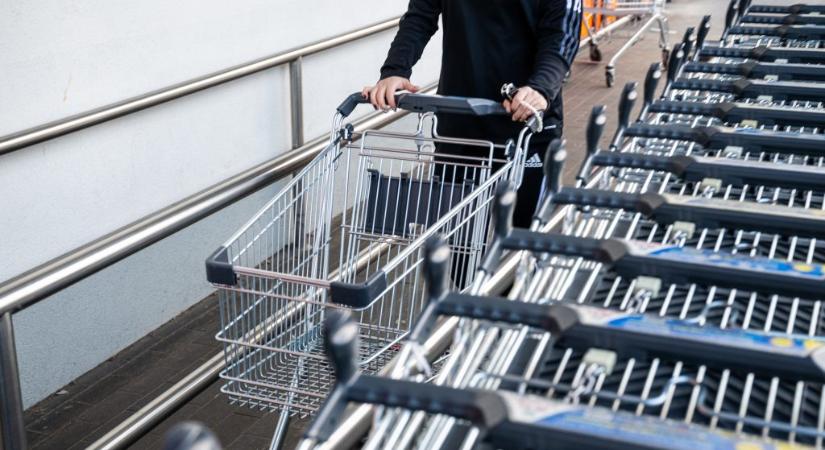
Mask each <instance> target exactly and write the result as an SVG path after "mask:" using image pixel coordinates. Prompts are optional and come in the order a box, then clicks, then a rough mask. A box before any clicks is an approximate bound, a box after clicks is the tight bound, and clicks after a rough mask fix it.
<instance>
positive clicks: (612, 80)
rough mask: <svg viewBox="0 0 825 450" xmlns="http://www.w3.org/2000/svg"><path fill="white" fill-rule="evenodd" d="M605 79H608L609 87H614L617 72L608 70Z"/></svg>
mask: <svg viewBox="0 0 825 450" xmlns="http://www.w3.org/2000/svg"><path fill="white" fill-rule="evenodd" d="M604 75H605V81H607V87H613V85H614V84H616V74H615V73H613V71H611V70H608V71H607V72H605V74H604Z"/></svg>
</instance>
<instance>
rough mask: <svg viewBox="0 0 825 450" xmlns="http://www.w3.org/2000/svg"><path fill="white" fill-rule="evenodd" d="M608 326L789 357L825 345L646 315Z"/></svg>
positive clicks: (805, 353)
mask: <svg viewBox="0 0 825 450" xmlns="http://www.w3.org/2000/svg"><path fill="white" fill-rule="evenodd" d="M606 325H607V326H609V327H612V328H619V329H623V330H632V331H637V332H640V333H646V334H648V333H649V334H651V335H660V336H678V337H680V338H688V339H693V340H696V341H709V342H714V343H718V344H725V345H732V346H739V347H752V348H753V347H758V348H763V347H771V348H772V349H773V351H775V352H780V353H786V354H800V353H801V354H803V355H807V354H809V353H810V352H812V351H813V350H816V349H818V348H819V347H822V346H823V345H825V341H823V340H820V339H809V338H797V337H792V336H788V335H780V334H776V333H764V332H754V331H749V330H742V329H727V330H725V329H720V328H716V327H712V326H709V327H701V326H699V325H695V324H691V323H687V322H685V321H683V320H678V319H661V318H656V317H649V316H644V315H636V314H634V315H625V316H623V317H618V318H615V319H613V320H610V321H609V322H608V323H607V324H606Z"/></svg>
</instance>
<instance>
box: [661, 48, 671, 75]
mask: <svg viewBox="0 0 825 450" xmlns="http://www.w3.org/2000/svg"><path fill="white" fill-rule="evenodd" d="M669 62H670V50H669V49H666V48H663V49H662V69H665V70H667V63H669Z"/></svg>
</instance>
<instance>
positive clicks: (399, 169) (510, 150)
mask: <svg viewBox="0 0 825 450" xmlns="http://www.w3.org/2000/svg"><path fill="white" fill-rule="evenodd" d="M361 102H363V99H362V98H361V97H360V94H353V95H352V96H350V97H349V98H348V99H347V100H346V101H345V102H344V103H342V104H341V106H339V107H338V109H337V112H336V114H335V116H334V120H333V129H332V132H331V135H330V141H329V145H328V146H327V148H326V149H325V150H324V151H322V152H321V154H319V155H318V156H317V157H316V158H315V159H314V160H313V161H312V162H310V163H309V164H308V165H307V166H306V167H305V168H304V169H302V170H301V171H300V172H299V173H298V174H297V175H295V176H294V178H293V179H292V180H291V181H290V182H289V183H288V184H287V185H286V186H285V187H284V188H283V189H282V190H281V191H280V192H279V193H278V194H277V195H276V196H275V198H273V199H272V200H271V201H270V202H269V203H268V204H267V205H266V206H264V207H263V208H262V209H261V210H260V211H259V212H258V213H257V214H256V215H255V217H254V218H252V220H250V221H249V222H248V223H247V224H246V225H245V226H244V227H242V228H241V229H240V230H239V231H238V232H236V233H235V234H234V235H233V236H232V237H231V238H230V239H229V240H228V241H227V242H226V243H225V244H224V245H223V246H221V247H220V249H218V250H217V251H216V252H215V253H214V254H213V255H212V256H211V257H210V258H209V259H208V260H207V264H206V266H207V278H208V280H209V281H210V282H212V283H213V284H214V285H215V286H216V287H217V289H218V291H219V305H220V315H221V329H220V331H219V332H218V334H217V339H218V340H219V341H221V342H223V343H224V351H225V357H226V368H225V370H224V371H223V372H222V373H221V377H222V378H223V379H224V380H225V385H224V387H223V389H222V390H223V392H225V393H226V394H228V395H229V396H230V398H231V399H233V400H234V401H237V402H239V403H241V404H245V405H248V406H251V407H253V408H261V409H272V410H281V411H282V418H283V419H282V421H281V423H280V425H279V428H281V429H283V428H284V426H285V424H286V420H287V419H286V417H288V416H287V415H288V414H297V415H301V416H304V415H307V414H311V413H312V412H314V411H315V410H316V409H317V408H318V407H319V405H320V404H321V403H322V401H323V400H324V398H325V396H326V395H327V393H328V390H329V388H330V385H331V383H332V379H333V376H332V374H331V373H330V372H331V369H330V366H329V365H328V363H327V360H326V356H325V354H324V349H323V336H322V324H323V319H324V315H325V312H326V310H327V308H346V309H351V310H352V311H353V313H354V316H355V317H356V318H357V321H358V324H359V334H360V342H361V345H360V348H359V354H358V364H359V365H360V367H361V369H362V370H364V371H366V372H375V371H377V370H379V369H381V368H382V367H383V365H384V364H385V363H386V362H387V361H388V360H389V359H390V358H391V357H392V355H393V354H394V352H395V350H396V349H397V347H398V346H399V343H400V341H401V339H402V338H403V337H404V335H405V334H406V333H407V331H408V327H409V324H410V323H411V322H412V321H413V319H414V318H415V317H416V315H417V313H418V312H419V311H420V310H421V309H422V307H423V302H424V295H423V294H424V292H423V288H422V280H421V277H420V268H419V265H420V262H421V259H422V257H423V254H422V251H423V250H422V249H423V243H424V242H425V241H426V239H427V238H428V237H429V236H431V235H433V234H435V233H441V234H444V235H446V236H448V239H449V242H450V245H451V249H452V251H453V252H454V254H455V255H456V256H455V257H454V258H453V259H452V265H451V277H452V284H453V287H454V288H456V289H463V288H465V287H466V286H468V285H469V284H470V282H471V281H472V280H471V276H472V275H473V274H474V273H475V272H476V270H477V266H478V264H479V259H480V257H481V254H482V253H483V250H484V247H485V245H486V242H487V235H488V233H489V228H490V227H489V225H488V217H489V210H490V203H491V199H492V197H493V193H494V192H495V188H496V186H497V185H498V184H499V183H501V182H503V181H507V182H511V183H516V184H518V183H519V182H520V179H521V175H522V170H523V169H522V168H523V166H524V159H525V158H524V151H523V149H524V148H526V147H527V146H528V145H529V141H530V138H531V136H532V134H533V131H534V130H538V129H540V127H539V126H536V123H537V122H540V121H538V120H536V121H533V122H531V124H530V125H528V126H525V127H524V128H523V129H522V130H521V131H520V133H519V134H518V136H514V139H510V140H508V141H507V142H506V143H494V142H492V141H483V140H474V139H460V138H453V137H443V136H439V135H438V132H437V115H436V114H437V113H441V112H446V113H457V114H472V115H479V116H483V115H492V114H505V111H504V109H503V108H502V107H501V105H500V104H498V103H497V102H494V101H492V100H480V99H468V98H458V97H443V96H427V95H419V94H401V95H399V97H398V106H399V108H402V109H405V110H408V111H413V112H418V113H419V115H418V122H417V127H416V129H415V131H413V132H412V133H409V132H395V131H380V130H368V131H365V132H363V133H362V134H361V136H360V141H359V142H358V143H357V144H355V143H354V142H355V139H354V131H353V127H352V126H351V125H350V124H345V118H346V117H347V116H348V115H349V114H350V113H351V112H352V111H353V109H354V108H355V107H356V105H357V104H358V103H361ZM440 145H461V146H470V147H476V148H477V149H478V150H479V154H480V155H483V156H466V155H458V154H449V153H444V152H442V151H439V152H436V151H435V150H436V146H440ZM336 253H337V259H336ZM277 440H278V437H277V433H276V439H275V441H277Z"/></svg>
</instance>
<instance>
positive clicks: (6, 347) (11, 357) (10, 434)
mask: <svg viewBox="0 0 825 450" xmlns="http://www.w3.org/2000/svg"><path fill="white" fill-rule="evenodd" d="M18 374H19V372H18V370H17V350H16V348H15V345H14V325H13V324H12V318H11V313H8V312H7V313H5V314H3V315H2V316H0V437H2V440H0V448H2V449H3V450H26V448H27V447H26V427H25V424H24V423H23V396H22V395H21V393H20V376H19V375H18Z"/></svg>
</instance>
